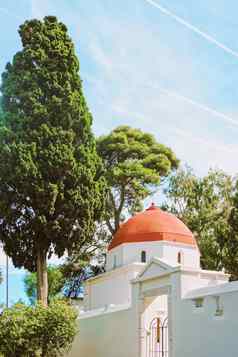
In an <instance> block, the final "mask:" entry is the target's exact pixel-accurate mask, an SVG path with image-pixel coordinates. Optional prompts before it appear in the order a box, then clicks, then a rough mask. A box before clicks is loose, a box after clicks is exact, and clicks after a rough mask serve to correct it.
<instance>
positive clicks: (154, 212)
mask: <svg viewBox="0 0 238 357" xmlns="http://www.w3.org/2000/svg"><path fill="white" fill-rule="evenodd" d="M153 241H170V242H177V243H183V244H188V245H191V246H196V247H197V243H196V240H195V238H194V236H193V234H192V232H191V231H190V230H189V229H188V228H187V227H186V226H185V224H184V223H183V222H182V221H180V220H179V219H178V218H177V217H176V216H174V215H173V214H171V213H168V212H165V211H162V210H161V209H159V208H158V207H156V206H155V205H154V204H152V205H151V206H150V207H149V208H148V209H147V210H146V211H144V212H142V213H138V214H136V215H135V216H133V217H132V218H130V219H128V221H127V222H125V223H124V224H123V225H122V226H121V227H120V228H119V229H118V231H117V232H116V234H115V235H114V237H113V239H112V241H111V243H110V245H109V248H108V250H111V249H113V248H115V247H117V246H119V245H121V244H123V243H137V242H153Z"/></svg>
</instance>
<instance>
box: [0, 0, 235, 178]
mask: <svg viewBox="0 0 238 357" xmlns="http://www.w3.org/2000/svg"><path fill="white" fill-rule="evenodd" d="M156 1H157V0H156ZM158 2H159V4H160V5H162V6H166V7H167V8H168V9H169V10H170V11H172V12H175V13H176V14H177V15H179V16H181V17H182V18H184V19H186V20H187V21H189V22H191V23H192V24H193V25H195V26H197V27H199V28H200V29H201V30H203V31H205V32H207V33H209V34H211V35H212V36H214V37H215V38H217V39H218V40H219V41H221V42H223V43H224V44H226V45H227V46H229V47H231V48H232V49H233V50H237V51H238V43H237V33H236V32H238V23H237V19H236V13H237V11H238V3H237V1H235V0H230V1H229V6H228V4H227V1H226V0H200V1H199V2H192V1H189V0H179V1H178V0H167V1H165V0H161V1H158ZM48 14H51V15H57V16H58V17H59V18H60V19H61V20H62V21H63V22H65V23H66V24H67V26H68V29H69V32H70V34H71V36H72V38H73V41H74V43H75V46H76V50H77V54H78V56H79V59H80V63H81V71H80V74H81V77H82V79H83V83H84V89H85V94H86V97H87V101H88V104H89V107H90V109H91V111H92V113H93V117H94V131H95V133H96V134H97V135H98V134H102V133H107V132H108V131H109V130H111V129H112V128H114V127H115V126H117V125H120V124H129V125H131V126H134V127H139V128H141V129H143V130H146V131H149V132H151V133H153V134H154V135H155V136H156V137H157V138H158V140H160V141H161V142H163V143H165V144H167V145H169V146H170V147H172V148H173V150H174V151H175V152H176V153H177V155H178V157H179V158H180V159H181V160H182V161H183V162H186V163H187V164H189V165H190V166H191V167H193V168H194V169H195V171H196V172H197V173H198V174H199V175H203V174H206V172H207V170H208V169H209V168H210V167H219V168H221V169H224V170H225V171H227V172H229V173H232V174H235V173H236V172H237V171H238V169H237V166H238V165H237V161H236V157H237V155H238V143H237V140H236V139H237V134H238V125H237V126H236V125H233V124H231V123H229V122H227V121H226V120H224V119H222V118H219V117H217V116H215V115H213V114H211V113H208V112H206V111H204V110H201V109H199V108H197V107H195V106H194V105H191V104H189V103H187V102H185V101H183V100H181V99H179V98H175V97H172V96H168V95H167V94H165V93H164V92H163V91H161V88H162V89H166V90H169V91H175V92H177V93H179V94H180V95H183V96H187V97H189V98H191V99H193V100H195V101H197V102H199V103H202V104H204V105H206V106H209V107H211V108H214V109H216V110H218V111H220V112H223V113H225V114H226V115H228V116H231V117H232V118H234V120H237V124H238V118H237V114H238V108H237V106H238V87H237V85H236V82H238V58H235V57H233V56H232V55H229V54H227V53H226V52H224V51H223V50H222V49H220V48H218V47H216V46H214V45H212V44H211V43H209V42H207V41H206V40H205V39H203V38H201V37H200V36H198V35H197V34H195V33H193V32H191V31H189V30H188V29H187V28H185V27H184V26H182V25H181V24H178V23H177V22H175V21H174V20H173V19H171V18H170V17H168V16H166V15H164V14H162V13H161V12H160V11H158V10H157V9H156V8H154V7H152V6H151V5H149V4H148V3H146V1H145V0H130V1H128V0H120V1H112V0H87V1H85V0H84V1H83V0H81V1H80V0H21V1H19V0H18V1H16V0H9V1H8V2H5V4H4V5H0V26H1V32H0V33H1V35H0V40H1V42H0V45H1V58H0V71H1V72H2V71H3V69H4V66H5V64H6V62H7V61H9V60H11V58H12V56H13V55H14V53H15V52H16V51H17V50H18V49H20V47H21V44H20V40H19V37H18V33H17V28H18V26H19V24H20V23H21V22H23V21H24V20H25V19H29V18H33V17H34V18H35V17H37V18H42V17H43V16H44V15H48Z"/></svg>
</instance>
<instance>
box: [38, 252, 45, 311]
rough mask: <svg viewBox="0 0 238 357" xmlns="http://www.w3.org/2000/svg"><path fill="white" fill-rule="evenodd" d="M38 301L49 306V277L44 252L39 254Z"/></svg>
mask: <svg viewBox="0 0 238 357" xmlns="http://www.w3.org/2000/svg"><path fill="white" fill-rule="evenodd" d="M37 300H38V301H39V302H41V303H42V305H43V306H47V305H48V276H47V259H46V253H45V252H44V251H42V250H38V252H37Z"/></svg>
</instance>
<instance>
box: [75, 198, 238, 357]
mask: <svg viewBox="0 0 238 357" xmlns="http://www.w3.org/2000/svg"><path fill="white" fill-rule="evenodd" d="M228 279H229V277H228V276H227V275H226V274H224V273H223V272H214V271H206V270H202V269H201V268H200V252H199V249H198V246H197V243H196V240H195V238H194V236H193V234H192V233H191V232H190V231H189V229H188V228H187V227H186V226H185V225H184V224H183V223H182V222H181V221H180V220H179V219H178V218H176V217H175V216H174V215H172V214H169V213H167V212H164V211H162V210H160V209H159V208H157V207H155V205H153V204H152V205H151V207H149V208H148V209H147V210H146V211H145V212H143V213H139V214H137V215H135V216H133V217H132V218H130V219H129V220H128V221H127V222H126V223H124V224H123V225H122V226H121V228H120V229H119V230H118V231H117V233H116V234H115V236H114V238H113V240H112V242H111V244H110V245H109V247H108V253H107V265H106V272H105V273H104V274H101V275H99V276H97V277H95V278H91V279H89V280H88V281H87V282H86V284H85V291H86V293H85V299H84V307H83V309H81V311H80V312H79V319H78V323H79V333H78V335H77V336H76V338H75V341H74V344H73V348H72V350H71V352H70V354H69V356H70V357H191V356H193V357H194V356H195V357H196V356H197V357H213V356H214V357H224V356H225V354H228V355H229V356H230V357H235V356H237V355H238V342H237V340H236V338H235V333H236V330H237V328H238V310H237V308H236V304H237V301H238V282H233V283H229V282H228Z"/></svg>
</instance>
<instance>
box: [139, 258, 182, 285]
mask: <svg viewBox="0 0 238 357" xmlns="http://www.w3.org/2000/svg"><path fill="white" fill-rule="evenodd" d="M178 268H179V267H175V266H172V265H169V264H168V263H166V262H165V261H164V260H162V259H158V258H153V259H152V260H151V261H150V262H149V263H148V265H147V266H146V267H145V269H144V270H143V271H142V272H141V273H140V275H139V277H138V279H139V280H145V279H151V278H154V277H157V276H161V275H164V274H169V273H172V272H174V271H175V270H177V269H178Z"/></svg>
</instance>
